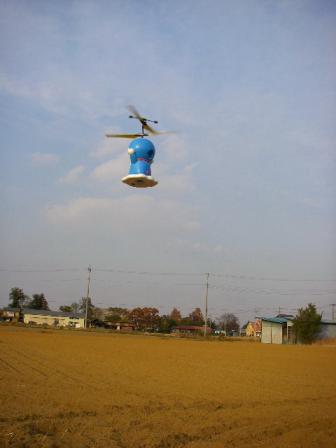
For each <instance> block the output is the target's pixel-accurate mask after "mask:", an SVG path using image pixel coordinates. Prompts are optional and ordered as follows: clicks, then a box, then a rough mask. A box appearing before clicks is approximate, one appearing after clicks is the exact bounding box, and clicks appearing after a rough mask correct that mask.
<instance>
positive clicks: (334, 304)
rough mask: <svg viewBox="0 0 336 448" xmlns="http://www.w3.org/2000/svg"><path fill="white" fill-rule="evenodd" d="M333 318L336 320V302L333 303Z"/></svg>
mask: <svg viewBox="0 0 336 448" xmlns="http://www.w3.org/2000/svg"><path fill="white" fill-rule="evenodd" d="M330 306H331V320H336V303H331V304H330Z"/></svg>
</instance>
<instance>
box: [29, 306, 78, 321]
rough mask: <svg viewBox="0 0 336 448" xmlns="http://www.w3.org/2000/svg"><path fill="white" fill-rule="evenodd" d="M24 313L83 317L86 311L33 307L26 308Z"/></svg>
mask: <svg viewBox="0 0 336 448" xmlns="http://www.w3.org/2000/svg"><path fill="white" fill-rule="evenodd" d="M23 314H32V315H35V316H53V317H75V318H81V319H83V318H84V317H85V314H84V313H67V312H65V311H51V310H35V309H33V308H24V309H23Z"/></svg>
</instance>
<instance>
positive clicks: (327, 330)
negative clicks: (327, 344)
mask: <svg viewBox="0 0 336 448" xmlns="http://www.w3.org/2000/svg"><path fill="white" fill-rule="evenodd" d="M293 321H294V316H292V315H286V314H278V316H276V317H262V318H261V322H262V332H261V342H263V343H265V344H295V343H296V342H300V341H297V340H296V336H295V334H294V331H293ZM332 338H336V321H332V320H325V319H323V320H321V322H320V331H319V333H318V335H317V339H318V340H321V339H332Z"/></svg>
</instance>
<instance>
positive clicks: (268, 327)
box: [261, 316, 294, 344]
mask: <svg viewBox="0 0 336 448" xmlns="http://www.w3.org/2000/svg"><path fill="white" fill-rule="evenodd" d="M293 319H294V317H293V316H287V317H285V316H283V317H262V318H261V342H262V343H264V344H291V343H293V342H294V336H293V331H292V330H293Z"/></svg>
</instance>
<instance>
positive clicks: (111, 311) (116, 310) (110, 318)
mask: <svg viewBox="0 0 336 448" xmlns="http://www.w3.org/2000/svg"><path fill="white" fill-rule="evenodd" d="M104 320H105V321H106V322H128V320H129V311H128V309H127V308H120V307H110V308H108V313H107V314H106V315H105V319H104Z"/></svg>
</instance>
